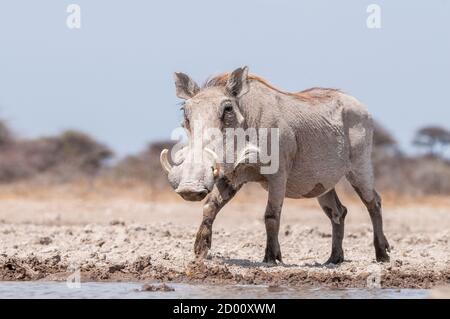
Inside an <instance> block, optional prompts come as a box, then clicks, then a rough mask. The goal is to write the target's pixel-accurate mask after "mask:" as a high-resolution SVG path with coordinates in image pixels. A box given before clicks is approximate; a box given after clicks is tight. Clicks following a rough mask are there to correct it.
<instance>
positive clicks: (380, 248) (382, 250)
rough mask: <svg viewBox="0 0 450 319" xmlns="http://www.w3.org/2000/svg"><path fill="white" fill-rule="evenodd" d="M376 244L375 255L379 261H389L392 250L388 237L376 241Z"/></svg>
mask: <svg viewBox="0 0 450 319" xmlns="http://www.w3.org/2000/svg"><path fill="white" fill-rule="evenodd" d="M374 245H375V256H376V258H377V261H378V262H389V260H390V257H389V252H390V251H391V247H390V246H389V243H388V241H387V240H386V238H383V239H380V240H376V241H375V242H374Z"/></svg>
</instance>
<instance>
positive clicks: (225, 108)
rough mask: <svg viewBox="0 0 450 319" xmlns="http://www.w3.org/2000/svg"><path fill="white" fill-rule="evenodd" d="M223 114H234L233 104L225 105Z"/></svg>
mask: <svg viewBox="0 0 450 319" xmlns="http://www.w3.org/2000/svg"><path fill="white" fill-rule="evenodd" d="M223 112H224V113H226V112H233V106H232V105H231V104H227V105H225V107H224V108H223Z"/></svg>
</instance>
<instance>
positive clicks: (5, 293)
mask: <svg viewBox="0 0 450 319" xmlns="http://www.w3.org/2000/svg"><path fill="white" fill-rule="evenodd" d="M142 285H143V284H142V283H136V282H83V283H81V285H80V287H79V288H76V287H69V286H68V285H67V284H66V283H65V282H39V281H35V282H0V298H139V299H140V298H149V299H154V298H233V299H235V298H425V297H426V296H427V295H428V293H429V291H428V290H422V289H328V288H290V287H276V288H273V287H267V286H251V285H234V286H227V285H225V286H223V285H221V286H214V285H192V284H177V283H170V284H168V285H169V286H170V287H172V288H174V289H175V291H169V292H163V291H158V292H147V291H139V290H140V289H141V287H142Z"/></svg>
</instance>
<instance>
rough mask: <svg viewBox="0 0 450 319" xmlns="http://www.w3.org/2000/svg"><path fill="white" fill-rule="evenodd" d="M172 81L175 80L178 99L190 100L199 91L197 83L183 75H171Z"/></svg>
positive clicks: (178, 73)
mask: <svg viewBox="0 0 450 319" xmlns="http://www.w3.org/2000/svg"><path fill="white" fill-rule="evenodd" d="M173 79H174V80H175V87H176V90H177V96H178V97H179V98H180V99H185V100H187V99H190V98H191V97H193V96H194V95H195V94H197V93H198V91H200V88H199V87H198V85H197V83H195V81H194V80H192V79H191V78H190V77H189V76H188V75H186V74H184V73H181V72H175V73H174V74H173Z"/></svg>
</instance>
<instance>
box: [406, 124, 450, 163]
mask: <svg viewBox="0 0 450 319" xmlns="http://www.w3.org/2000/svg"><path fill="white" fill-rule="evenodd" d="M413 144H414V145H415V146H417V147H421V148H425V149H426V150H427V153H428V154H429V155H431V156H440V155H442V153H443V151H444V149H445V148H446V147H448V146H449V145H450V131H449V130H447V129H445V128H443V127H440V126H426V127H423V128H421V129H419V130H418V131H417V133H416V136H415V138H414V140H413Z"/></svg>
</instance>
